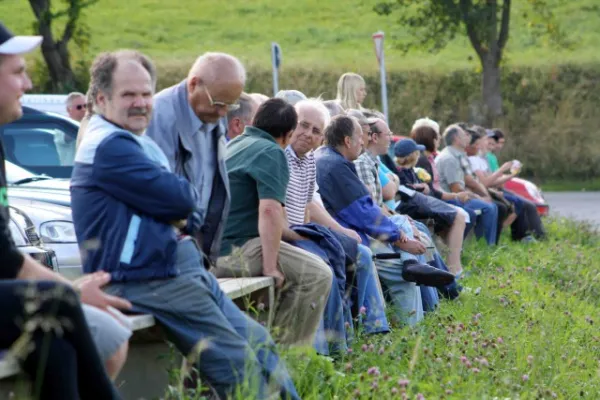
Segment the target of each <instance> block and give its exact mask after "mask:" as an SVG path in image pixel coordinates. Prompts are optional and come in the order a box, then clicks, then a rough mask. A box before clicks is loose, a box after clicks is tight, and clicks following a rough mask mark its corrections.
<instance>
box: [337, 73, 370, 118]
mask: <svg viewBox="0 0 600 400" xmlns="http://www.w3.org/2000/svg"><path fill="white" fill-rule="evenodd" d="M365 97H367V86H366V85H365V80H364V79H363V78H362V76H360V75H358V74H355V73H352V72H346V73H345V74H344V75H342V76H340V79H339V80H338V84H337V98H336V101H337V102H338V103H339V104H340V105H341V106H342V108H343V109H344V110H349V109H352V108H355V109H357V110H363V107H362V102H363V101H364V100H365Z"/></svg>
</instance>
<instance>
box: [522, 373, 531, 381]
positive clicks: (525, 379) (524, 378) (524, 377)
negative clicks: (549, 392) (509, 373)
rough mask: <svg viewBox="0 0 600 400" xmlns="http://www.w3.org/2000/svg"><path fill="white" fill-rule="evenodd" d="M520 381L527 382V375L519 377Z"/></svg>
mask: <svg viewBox="0 0 600 400" xmlns="http://www.w3.org/2000/svg"><path fill="white" fill-rule="evenodd" d="M521 379H523V382H527V381H528V380H529V375H527V374H525V375H523V376H522V377H521Z"/></svg>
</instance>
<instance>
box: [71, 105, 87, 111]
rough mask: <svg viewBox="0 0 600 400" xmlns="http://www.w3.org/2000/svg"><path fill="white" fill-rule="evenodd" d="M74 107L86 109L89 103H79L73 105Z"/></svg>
mask: <svg viewBox="0 0 600 400" xmlns="http://www.w3.org/2000/svg"><path fill="white" fill-rule="evenodd" d="M73 108H75V109H76V110H85V109H86V108H87V104H77V105H76V106H73Z"/></svg>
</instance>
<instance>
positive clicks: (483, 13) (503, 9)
mask: <svg viewBox="0 0 600 400" xmlns="http://www.w3.org/2000/svg"><path fill="white" fill-rule="evenodd" d="M526 2H527V4H528V5H529V6H530V8H531V9H532V14H531V16H533V19H532V22H530V27H533V28H534V29H536V32H537V33H538V34H541V33H549V34H550V35H551V37H552V38H553V39H555V41H560V40H561V37H562V36H561V32H560V30H559V29H558V25H557V24H556V23H555V22H554V17H553V15H552V13H551V11H550V10H549V8H548V7H547V5H546V2H545V0H526ZM374 10H375V12H377V13H378V14H381V15H390V14H392V12H394V11H399V12H400V18H399V21H398V23H399V24H400V25H401V26H403V27H407V28H408V29H409V31H410V33H411V40H409V41H408V42H405V43H402V44H401V45H400V47H401V48H402V49H403V50H404V51H409V50H410V49H411V48H414V47H420V48H422V47H427V48H429V49H430V50H431V51H434V52H435V51H439V50H441V49H443V48H444V47H445V46H446V45H447V44H448V43H449V42H450V41H451V40H452V39H454V38H455V37H456V35H457V34H459V33H460V32H462V31H463V29H464V33H465V34H466V35H467V37H468V38H469V42H470V43H471V46H472V47H473V49H474V50H475V53H476V54H477V56H478V58H479V61H480V63H481V67H482V80H481V93H482V98H483V113H484V116H485V118H486V122H487V123H491V122H492V121H493V120H494V118H495V117H498V116H500V115H502V91H501V87H500V77H501V74H500V72H501V71H500V68H501V61H502V56H503V53H504V49H505V47H506V43H507V42H508V38H509V32H510V18H511V0H428V1H416V2H415V1H411V0H394V1H391V2H383V3H379V4H377V5H376V6H375V8H374ZM524 16H525V17H528V15H527V14H524ZM536 19H537V20H536Z"/></svg>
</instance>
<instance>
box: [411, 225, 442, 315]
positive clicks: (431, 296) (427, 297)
mask: <svg viewBox="0 0 600 400" xmlns="http://www.w3.org/2000/svg"><path fill="white" fill-rule="evenodd" d="M415 226H416V227H417V229H418V230H419V232H421V234H423V235H425V236H427V237H428V238H429V240H430V242H431V243H433V240H432V239H431V235H430V233H429V229H428V228H427V226H425V224H423V223H421V222H419V221H415ZM434 246H435V244H434ZM437 252H438V251H437V249H435V254H437ZM417 260H419V262H420V263H421V264H427V260H426V259H425V257H424V256H418V257H417ZM421 301H422V302H423V311H424V312H429V311H433V310H435V308H436V307H437V305H438V303H439V302H440V297H439V296H438V292H437V289H436V288H434V287H431V286H421Z"/></svg>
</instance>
